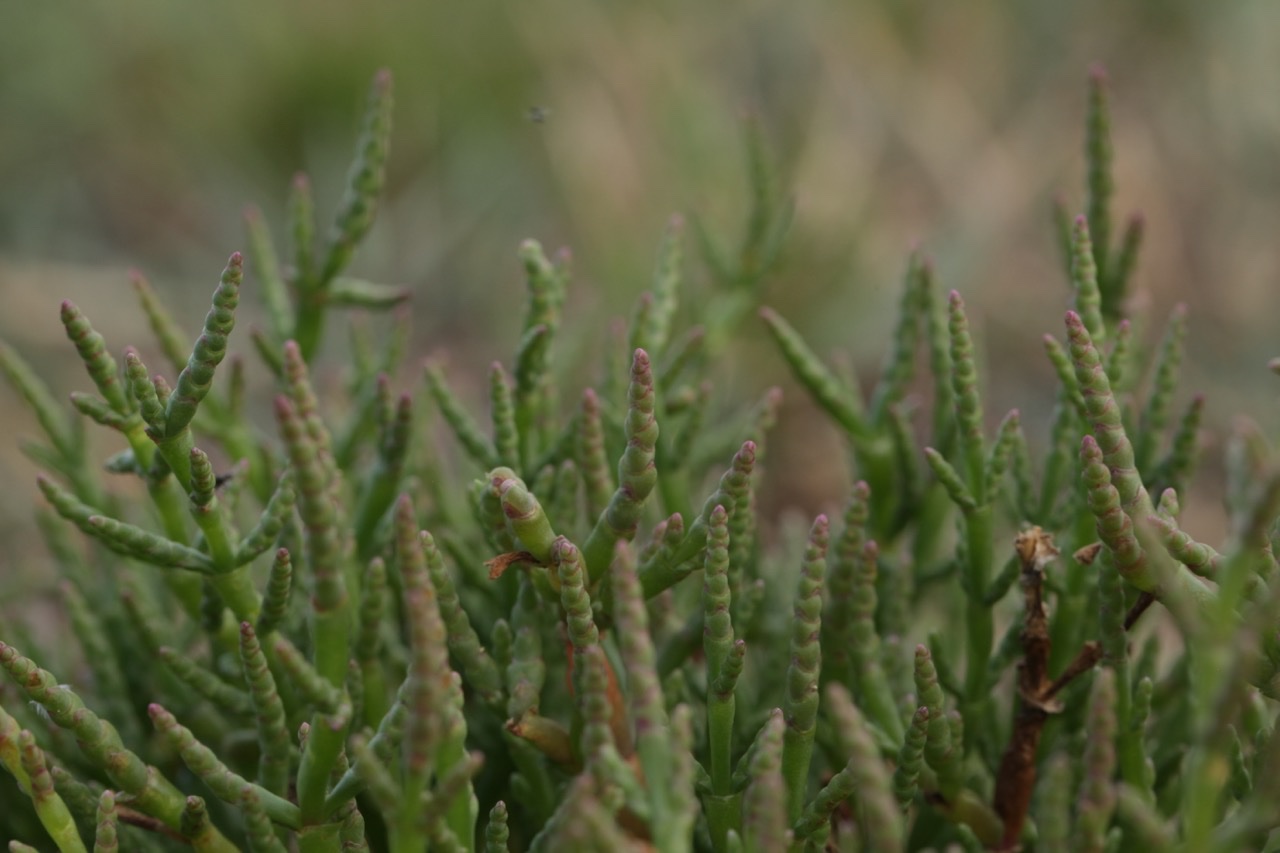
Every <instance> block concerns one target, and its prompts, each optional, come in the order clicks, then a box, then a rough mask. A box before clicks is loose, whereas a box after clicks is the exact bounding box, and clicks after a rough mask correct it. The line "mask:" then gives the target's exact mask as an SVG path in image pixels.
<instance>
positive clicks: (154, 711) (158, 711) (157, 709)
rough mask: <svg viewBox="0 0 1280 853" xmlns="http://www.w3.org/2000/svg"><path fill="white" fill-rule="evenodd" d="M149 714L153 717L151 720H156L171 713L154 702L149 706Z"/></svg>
mask: <svg viewBox="0 0 1280 853" xmlns="http://www.w3.org/2000/svg"><path fill="white" fill-rule="evenodd" d="M147 713H148V714H149V715H150V716H151V719H153V720H154V719H155V718H156V717H160V716H163V715H165V714H168V713H169V712H168V711H166V710H165V709H164V706H163V705H161V704H160V703H159V702H152V703H151V704H150V705H148V706H147Z"/></svg>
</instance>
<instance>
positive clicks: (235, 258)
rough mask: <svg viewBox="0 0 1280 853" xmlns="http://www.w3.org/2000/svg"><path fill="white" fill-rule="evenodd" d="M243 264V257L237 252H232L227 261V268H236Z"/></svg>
mask: <svg viewBox="0 0 1280 853" xmlns="http://www.w3.org/2000/svg"><path fill="white" fill-rule="evenodd" d="M243 264H244V256H243V255H241V254H240V253H239V252H232V253H231V257H230V258H228V259H227V266H229V267H238V266H242V265H243Z"/></svg>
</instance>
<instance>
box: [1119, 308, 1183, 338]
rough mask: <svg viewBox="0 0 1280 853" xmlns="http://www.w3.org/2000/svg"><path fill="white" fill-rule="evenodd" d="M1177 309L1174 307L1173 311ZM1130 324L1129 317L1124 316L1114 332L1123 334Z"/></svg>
mask: <svg viewBox="0 0 1280 853" xmlns="http://www.w3.org/2000/svg"><path fill="white" fill-rule="evenodd" d="M1177 310H1178V309H1176V308H1175V309H1174V311H1177ZM1132 325H1133V324H1132V323H1130V322H1129V319H1128V318H1127V317H1126V318H1125V319H1123V320H1121V321H1120V325H1119V326H1117V327H1116V334H1120V335H1122V334H1124V333H1125V332H1127V331H1129V327H1130V326H1132Z"/></svg>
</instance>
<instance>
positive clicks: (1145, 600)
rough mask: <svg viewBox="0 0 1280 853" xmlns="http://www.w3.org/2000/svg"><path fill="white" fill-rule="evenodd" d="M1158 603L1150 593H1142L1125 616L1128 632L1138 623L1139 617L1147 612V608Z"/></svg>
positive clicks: (1125, 625) (1125, 627)
mask: <svg viewBox="0 0 1280 853" xmlns="http://www.w3.org/2000/svg"><path fill="white" fill-rule="evenodd" d="M1155 603H1156V597H1155V596H1154V595H1152V594H1151V593H1149V592H1143V593H1140V594H1139V595H1138V597H1137V599H1136V600H1135V601H1134V602H1133V606H1132V607H1130V608H1129V612H1128V613H1126V614H1125V616H1124V629H1125V630H1126V631H1128V630H1129V629H1130V628H1132V627H1133V624H1134V623H1135V622H1137V621H1138V617H1139V616H1141V615H1142V614H1143V613H1146V612H1147V608H1148V607H1150V606H1151V605H1153V604H1155Z"/></svg>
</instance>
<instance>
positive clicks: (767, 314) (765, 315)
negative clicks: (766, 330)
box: [756, 305, 778, 323]
mask: <svg viewBox="0 0 1280 853" xmlns="http://www.w3.org/2000/svg"><path fill="white" fill-rule="evenodd" d="M756 314H758V315H759V316H760V319H761V320H764V321H765V322H766V323H772V322H773V321H774V320H776V319H777V318H778V312H777V311H774V310H773V309H772V308H770V307H769V306H768V305H762V306H760V310H758V311H757V312H756Z"/></svg>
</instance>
